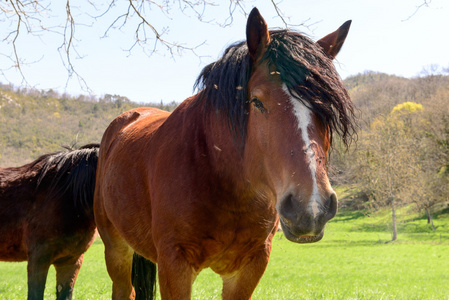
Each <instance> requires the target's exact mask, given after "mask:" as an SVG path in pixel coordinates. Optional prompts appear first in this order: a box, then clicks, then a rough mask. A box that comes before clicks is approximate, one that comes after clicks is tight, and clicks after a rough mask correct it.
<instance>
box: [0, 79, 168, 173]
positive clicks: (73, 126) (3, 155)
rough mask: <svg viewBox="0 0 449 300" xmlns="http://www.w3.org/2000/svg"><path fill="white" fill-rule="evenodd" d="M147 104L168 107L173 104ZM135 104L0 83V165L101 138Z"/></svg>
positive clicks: (114, 98)
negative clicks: (108, 127)
mask: <svg viewBox="0 0 449 300" xmlns="http://www.w3.org/2000/svg"><path fill="white" fill-rule="evenodd" d="M146 105H151V106H154V107H158V108H161V109H164V110H168V111H171V110H173V109H174V108H175V107H176V103H170V104H167V105H164V104H163V103H159V104H146ZM139 106H144V105H143V104H138V103H134V102H131V101H130V100H129V99H128V98H126V97H123V96H118V95H105V96H103V97H101V98H99V99H97V98H95V97H86V96H79V97H71V96H69V95H60V94H58V93H56V92H54V91H52V90H50V91H39V90H34V89H31V90H30V89H21V88H14V87H13V86H10V85H1V84H0V166H2V167H5V166H18V165H22V164H25V163H27V162H30V161H31V160H34V159H36V158H37V157H38V156H40V155H42V154H45V153H49V152H54V151H59V150H62V146H75V147H79V146H82V145H84V144H88V143H100V140H101V137H102V135H103V133H104V131H105V129H106V127H107V126H108V125H109V123H110V122H111V121H112V120H113V119H114V118H115V117H117V116H118V115H119V114H120V113H122V112H124V111H127V110H129V109H132V108H135V107H139Z"/></svg>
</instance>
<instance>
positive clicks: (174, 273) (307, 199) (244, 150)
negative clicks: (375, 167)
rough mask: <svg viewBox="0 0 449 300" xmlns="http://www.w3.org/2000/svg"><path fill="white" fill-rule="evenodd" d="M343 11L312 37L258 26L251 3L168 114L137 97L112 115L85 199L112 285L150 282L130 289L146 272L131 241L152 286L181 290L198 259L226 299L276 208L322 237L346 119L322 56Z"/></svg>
mask: <svg viewBox="0 0 449 300" xmlns="http://www.w3.org/2000/svg"><path fill="white" fill-rule="evenodd" d="M349 25H350V23H349V22H347V23H345V24H344V25H343V26H342V27H340V28H339V29H338V30H337V31H335V32H333V33H331V34H329V35H327V36H326V37H324V38H323V39H321V40H319V41H318V42H317V43H315V42H313V41H311V40H310V39H309V38H307V37H304V36H302V35H301V34H299V33H296V32H292V31H289V30H278V31H268V29H267V25H266V23H265V21H264V19H263V18H262V16H261V15H260V14H259V12H258V10H257V9H253V11H252V12H251V14H250V15H249V18H248V23H247V28H246V35H247V40H246V42H241V43H238V44H235V45H232V46H230V47H229V48H228V49H227V50H226V51H225V53H224V55H223V57H222V58H220V59H219V60H218V61H217V62H215V63H212V64H210V65H208V66H206V67H205V68H204V70H203V71H202V73H201V74H200V77H199V78H198V80H197V83H196V86H197V87H198V88H199V90H200V91H199V92H198V94H197V95H195V96H193V97H191V98H189V99H187V100H185V101H184V102H183V103H182V104H180V106H179V107H178V108H177V109H176V110H175V111H174V112H173V113H171V114H169V113H167V112H163V111H161V110H158V109H154V108H139V109H135V110H131V111H129V112H126V113H124V114H122V115H120V116H119V117H118V118H116V119H115V120H114V121H113V122H112V123H111V124H110V125H109V127H108V129H107V130H106V132H105V134H104V136H103V139H102V142H101V146H100V155H99V161H98V170H97V184H96V187H95V198H94V210H95V220H96V222H97V226H98V230H99V232H100V235H101V237H102V239H103V241H104V244H105V257H106V264H107V269H108V272H109V275H110V277H111V279H112V281H113V291H112V298H113V299H134V297H135V295H136V293H137V297H138V298H139V297H140V293H141V292H142V295H143V297H147V296H151V295H145V292H146V293H148V294H151V286H150V287H149V288H150V290H144V289H142V287H141V286H140V285H139V283H136V282H134V287H135V289H136V291H135V290H134V289H133V280H134V279H135V278H134V279H132V276H131V275H132V274H134V275H135V276H137V277H139V276H142V275H145V276H146V275H148V273H147V274H145V273H143V274H142V273H140V271H138V270H139V269H137V268H136V269H134V265H133V252H135V253H137V254H138V255H140V256H143V257H144V258H146V259H148V260H150V261H151V262H153V263H157V265H158V277H159V286H160V293H161V296H162V299H189V298H190V295H191V286H192V283H193V281H194V280H195V277H196V276H197V274H198V273H199V272H200V271H201V270H203V269H204V268H212V270H213V271H214V272H216V273H218V274H219V275H220V276H221V277H222V279H223V292H222V297H223V298H224V299H249V298H251V295H252V293H253V291H254V289H255V287H256V285H257V284H258V282H259V280H260V278H261V277H262V275H263V273H264V271H265V268H266V266H267V263H268V259H269V255H270V251H271V242H272V238H273V235H274V234H275V232H276V229H277V228H278V224H279V220H280V223H281V226H282V228H283V232H284V234H285V236H286V237H287V238H288V239H289V240H291V241H293V242H297V243H310V242H316V241H319V240H320V239H321V238H322V237H323V230H324V226H325V223H326V222H327V221H329V220H330V219H331V218H332V217H333V216H334V215H335V213H336V210H337V197H336V195H335V192H334V191H333V190H332V188H331V186H330V184H329V180H328V176H327V168H326V163H327V153H328V150H329V148H330V146H331V141H332V139H331V137H332V134H333V133H337V134H339V135H340V136H341V137H342V140H343V141H345V142H346V144H348V143H350V142H351V140H352V133H353V131H354V124H353V106H352V103H351V101H350V99H349V96H348V94H347V92H346V90H345V89H344V87H343V84H342V82H341V80H340V78H339V76H338V75H337V73H336V71H335V68H334V66H333V63H332V59H333V58H334V57H335V56H336V55H337V53H338V52H339V50H340V48H341V46H342V45H343V42H344V40H345V38H346V35H347V33H348V30H349ZM137 257H138V256H134V259H135V261H137ZM133 270H134V272H133ZM153 271H154V269H153ZM137 279H139V278H137ZM140 279H141V281H145V280H144V279H145V278H142V277H140Z"/></svg>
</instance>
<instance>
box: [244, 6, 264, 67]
mask: <svg viewBox="0 0 449 300" xmlns="http://www.w3.org/2000/svg"><path fill="white" fill-rule="evenodd" d="M246 43H247V44H248V52H249V55H250V56H251V58H252V60H253V62H256V61H257V60H259V59H260V58H261V56H262V54H263V52H264V50H265V48H266V46H267V45H268V43H270V34H269V33H268V26H267V23H266V22H265V20H264V19H263V18H262V16H261V15H260V13H259V10H258V9H257V8H255V7H254V8H253V10H252V11H251V13H250V14H249V17H248V22H247V23H246Z"/></svg>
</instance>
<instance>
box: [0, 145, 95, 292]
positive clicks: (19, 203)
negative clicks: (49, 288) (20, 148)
mask: <svg viewBox="0 0 449 300" xmlns="http://www.w3.org/2000/svg"><path fill="white" fill-rule="evenodd" d="M98 146H99V145H86V146H84V147H82V148H81V149H79V150H72V151H62V152H57V153H52V154H46V155H43V156H41V157H39V158H38V159H36V160H35V161H33V162H32V163H29V164H27V165H24V166H21V167H16V168H0V260H3V261H25V260H28V299H43V298H44V290H45V282H46V279H47V273H48V269H49V267H50V265H51V264H53V265H54V266H55V269H56V298H57V299H71V298H72V291H73V286H74V285H75V280H76V277H77V275H78V272H79V269H80V268H81V264H82V262H83V253H84V252H85V251H86V250H87V249H88V248H89V246H90V245H91V243H92V241H93V237H94V233H95V221H94V215H93V209H92V205H93V197H94V188H95V172H96V166H97V161H98Z"/></svg>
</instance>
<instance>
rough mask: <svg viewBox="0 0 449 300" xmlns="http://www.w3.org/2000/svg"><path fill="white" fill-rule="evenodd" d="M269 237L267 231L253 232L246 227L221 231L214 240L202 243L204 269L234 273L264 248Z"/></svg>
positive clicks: (206, 240) (221, 272)
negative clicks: (209, 268)
mask: <svg viewBox="0 0 449 300" xmlns="http://www.w3.org/2000/svg"><path fill="white" fill-rule="evenodd" d="M259 229H260V228H259ZM269 235H270V231H269V230H268V229H266V230H262V231H261V230H259V231H255V230H254V228H249V227H247V228H235V229H234V230H232V231H231V230H229V231H227V230H223V232H221V233H220V234H217V235H216V237H215V238H210V239H205V240H204V241H203V243H202V247H203V254H204V256H205V257H204V267H211V268H212V269H213V270H214V271H215V272H217V273H219V274H229V273H232V272H235V271H236V270H239V269H240V268H241V266H242V265H245V264H247V263H248V262H249V261H250V260H251V259H252V258H253V256H254V255H255V253H257V252H259V251H261V250H262V249H265V248H266V246H267V243H269Z"/></svg>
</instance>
